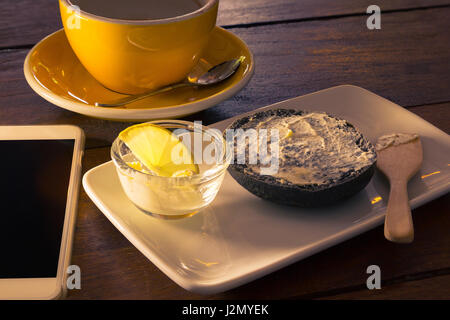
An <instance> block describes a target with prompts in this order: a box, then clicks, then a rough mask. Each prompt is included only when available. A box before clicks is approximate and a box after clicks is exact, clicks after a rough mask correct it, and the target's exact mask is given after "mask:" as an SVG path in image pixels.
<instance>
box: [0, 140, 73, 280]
mask: <svg viewBox="0 0 450 320" xmlns="http://www.w3.org/2000/svg"><path fill="white" fill-rule="evenodd" d="M74 145H75V140H73V139H69V140H0V150H1V153H0V167H1V171H2V173H1V177H0V215H1V216H0V278H49V277H50V278H54V277H56V273H57V269H58V260H59V251H60V245H61V237H62V233H63V226H64V217H65V210H66V202H67V193H68V188H69V180H70V171H71V167H72V157H73V152H74Z"/></svg>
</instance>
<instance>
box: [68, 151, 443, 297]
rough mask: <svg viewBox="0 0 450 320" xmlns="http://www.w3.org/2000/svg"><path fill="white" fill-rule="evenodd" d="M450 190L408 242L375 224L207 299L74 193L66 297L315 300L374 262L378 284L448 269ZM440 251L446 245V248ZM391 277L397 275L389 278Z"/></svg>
mask: <svg viewBox="0 0 450 320" xmlns="http://www.w3.org/2000/svg"><path fill="white" fill-rule="evenodd" d="M109 159H110V158H109V148H97V149H92V150H87V151H86V154H85V158H84V162H83V167H84V169H83V170H84V171H86V170H88V169H90V168H91V167H94V166H96V165H98V164H101V163H103V162H105V161H108V160H109ZM449 207H450V195H446V196H444V197H441V198H440V199H437V200H435V201H432V202H430V203H428V204H426V205H424V206H422V207H420V208H417V209H415V210H413V213H412V214H413V217H414V222H415V228H416V230H415V231H416V239H415V241H414V243H412V244H411V245H407V246H405V245H399V244H394V243H391V242H389V241H387V240H385V239H384V237H383V227H382V226H380V227H377V228H375V229H373V230H372V231H369V232H367V233H365V234H362V235H360V236H358V237H356V238H354V239H351V240H348V241H346V242H344V243H342V244H339V245H337V246H335V247H333V248H330V249H327V250H325V251H323V252H321V253H319V254H317V255H315V256H312V257H310V258H308V259H306V260H304V261H300V262H298V263H296V264H293V265H291V266H288V267H286V268H284V269H282V270H280V271H277V272H275V273H273V274H270V275H268V276H266V277H264V278H262V279H259V280H256V281H254V282H252V283H249V284H247V285H244V286H242V287H240V288H236V289H234V290H231V291H228V292H225V293H221V294H217V295H210V296H203V295H197V294H193V293H190V292H188V291H186V290H184V289H182V288H181V287H179V286H178V285H176V284H175V283H174V282H172V281H171V280H170V279H169V278H168V277H167V276H165V275H164V274H163V273H162V272H161V271H159V269H157V268H156V267H155V266H154V265H153V264H152V263H151V262H149V261H148V260H147V258H145V257H144V256H143V255H142V254H141V253H140V252H139V251H138V250H137V249H136V248H134V247H133V246H132V245H131V243H129V242H128V240H126V238H125V237H123V236H122V235H121V233H120V232H119V231H118V230H116V229H115V228H114V226H113V225H112V224H111V223H110V222H109V221H108V220H107V219H106V218H105V217H104V215H103V214H102V213H101V212H100V211H99V210H98V209H97V208H96V207H95V205H94V204H93V203H92V202H91V201H90V200H89V198H88V196H87V195H86V193H85V192H84V191H82V192H81V196H80V204H79V210H78V219H77V225H76V232H75V239H74V249H73V256H72V263H73V264H77V265H79V266H80V268H81V270H82V290H79V291H78V290H74V291H71V292H69V296H68V297H69V298H70V299H245V298H250V297H251V298H252V299H282V298H319V297H324V296H331V295H335V294H337V293H342V292H346V291H349V290H352V291H353V290H356V291H359V290H361V289H362V288H365V283H366V279H367V277H368V275H367V274H366V268H367V267H368V266H369V265H371V264H377V265H379V266H380V268H381V270H382V281H383V283H393V282H395V281H398V279H399V278H402V277H405V278H408V277H409V278H411V277H413V276H411V275H414V274H427V275H428V276H431V275H433V274H435V273H437V274H439V270H444V269H448V268H450V251H448V250H447V249H448V248H449V247H450V234H449V233H448V230H449V229H450V216H449V215H448V214H447V213H448V212H447V211H448V208H449ZM446 248H447V249H446ZM396 279H397V280H396Z"/></svg>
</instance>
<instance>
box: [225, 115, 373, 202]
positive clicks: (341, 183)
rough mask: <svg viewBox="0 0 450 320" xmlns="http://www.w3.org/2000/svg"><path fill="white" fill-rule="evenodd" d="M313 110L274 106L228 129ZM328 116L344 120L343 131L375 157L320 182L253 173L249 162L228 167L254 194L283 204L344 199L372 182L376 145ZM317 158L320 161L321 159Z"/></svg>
mask: <svg viewBox="0 0 450 320" xmlns="http://www.w3.org/2000/svg"><path fill="white" fill-rule="evenodd" d="M310 113H312V112H308V111H298V110H293V109H271V110H266V111H262V112H258V113H254V114H251V115H249V116H246V117H243V118H240V119H238V120H236V121H234V122H233V123H232V124H231V125H230V126H229V127H228V129H239V128H252V123H254V124H256V123H258V122H260V121H264V120H266V119H267V118H268V117H291V116H296V115H307V114H310ZM322 114H326V113H322ZM326 115H327V116H329V117H331V118H334V119H337V120H341V121H342V123H343V125H342V130H345V131H346V133H351V134H352V135H354V143H356V144H357V146H358V147H359V148H360V149H361V150H362V151H363V152H367V153H368V154H369V156H371V157H373V161H370V163H369V164H368V165H366V166H364V167H362V168H359V169H358V170H350V171H349V172H346V173H345V174H342V176H340V177H339V179H335V180H333V181H330V182H329V183H324V184H320V185H319V184H309V183H302V184H296V183H289V182H286V181H283V179H279V178H276V177H274V176H272V175H261V174H255V173H254V172H249V170H248V167H249V166H248V164H247V163H244V164H239V163H236V162H235V161H234V162H233V163H231V164H230V166H229V168H228V171H229V173H230V174H231V176H232V177H233V178H234V179H235V180H236V181H237V182H238V183H239V184H240V185H241V186H243V187H244V188H245V189H247V190H248V191H250V192H251V193H253V194H255V195H256V196H258V197H261V198H263V199H266V200H269V201H273V202H276V203H280V204H287V205H294V206H300V207H318V206H324V205H330V204H333V203H336V202H337V201H339V200H341V199H344V198H347V197H350V196H352V195H354V194H356V193H357V192H359V191H360V190H362V189H363V188H364V187H365V186H366V185H367V184H368V183H369V182H370V179H371V178H372V176H373V174H374V172H375V163H376V152H375V148H374V146H373V145H372V144H371V143H370V141H369V140H367V139H366V138H365V137H364V136H363V135H362V134H361V133H360V132H359V131H358V130H357V129H356V128H355V127H354V126H353V125H352V124H351V123H349V122H347V121H345V120H343V119H340V118H338V117H334V116H331V115H329V114H326ZM340 129H341V128H340ZM233 152H235V157H234V159H236V141H234V142H233ZM371 159H372V158H371ZM317 161H321V159H318V160H317Z"/></svg>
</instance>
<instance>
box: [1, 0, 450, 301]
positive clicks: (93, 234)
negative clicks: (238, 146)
mask: <svg viewBox="0 0 450 320" xmlns="http://www.w3.org/2000/svg"><path fill="white" fill-rule="evenodd" d="M5 4H6V1H5ZM369 4H370V3H369V2H367V1H362V0H357V1H352V0H343V1H326V0H320V1H319V0H305V1H297V0H283V1H269V0H249V1H233V0H221V4H220V9H219V10H220V12H219V18H218V24H219V25H222V26H226V28H228V29H229V30H230V31H232V32H233V33H235V34H237V35H238V36H240V37H241V38H242V39H243V40H244V41H246V42H247V44H248V45H249V47H250V48H251V50H252V51H253V53H254V55H255V61H256V71H255V75H254V77H253V79H252V80H251V81H250V83H249V84H248V85H247V87H246V88H244V89H243V90H242V91H241V92H240V93H238V94H237V95H236V96H235V97H233V98H231V99H229V100H227V101H225V102H223V103H220V104H219V105H217V106H215V107H213V108H210V109H208V110H205V111H203V112H200V113H197V114H194V115H191V116H189V117H187V118H186V119H188V120H194V119H195V120H197V119H200V120H203V121H204V123H206V124H211V123H214V122H217V121H220V120H223V119H226V118H229V117H231V116H234V115H237V114H240V113H243V112H246V111H249V110H252V109H256V108H258V107H262V106H265V105H267V104H271V103H275V102H278V101H281V100H284V99H287V98H292V97H295V96H299V95H303V94H306V93H310V92H314V91H317V90H321V89H325V88H327V87H331V86H334V85H339V84H354V85H358V86H362V87H364V88H366V89H368V90H371V91H373V92H375V93H376V94H379V95H381V96H383V97H385V98H388V99H390V100H392V101H394V102H395V103H398V104H400V105H402V106H403V107H405V108H407V109H408V110H410V111H411V112H414V113H416V114H417V115H419V116H421V117H423V118H424V119H425V120H427V121H429V122H431V123H432V124H434V125H435V126H437V127H438V128H440V129H441V130H443V131H445V132H447V133H450V37H449V33H448V30H450V20H449V19H448V17H449V16H450V1H428V0H414V1H413V0H411V1H408V0H395V1H379V2H378V3H377V4H378V5H379V6H380V7H381V10H382V29H381V30H376V31H369V30H367V28H366V26H365V23H366V19H367V15H366V14H365V10H366V8H367V6H368V5H369ZM60 27H61V23H60V20H59V16H58V5H57V1H54V0H52V1H50V0H42V1H32V0H16V1H9V2H7V5H3V3H2V10H0V125H4V124H60V123H69V124H75V125H78V126H80V127H81V128H83V130H84V131H85V133H86V136H87V150H86V152H85V156H84V160H83V170H84V172H85V171H87V170H88V169H90V168H92V167H94V166H96V165H98V164H101V163H103V162H105V161H107V160H109V146H110V144H111V141H112V140H113V139H114V138H115V136H116V135H117V134H118V133H119V132H120V131H121V130H122V129H123V128H125V127H127V126H128V125H130V123H123V122H111V121H104V120H97V119H93V118H88V117H85V116H81V115H78V114H75V113H72V112H69V111H66V110H63V109H60V108H58V107H56V106H53V105H52V104H50V103H48V102H47V101H45V100H43V99H42V98H40V97H39V96H38V95H36V94H35V93H34V92H33V91H32V90H31V89H30V88H29V86H28V84H27V83H26V81H25V79H24V76H23V71H22V66H23V60H24V57H25V55H26V53H27V52H28V50H29V49H30V48H31V47H32V46H33V45H34V44H35V43H36V42H38V41H39V40H40V39H42V38H43V37H44V36H46V35H47V34H49V33H51V32H53V31H55V30H57V29H59V28H60ZM449 156H450V155H449ZM449 208H450V195H445V196H443V197H441V198H440V199H437V200H434V201H432V202H430V203H428V204H426V205H424V206H422V207H420V208H418V209H416V210H414V211H413V216H414V222H415V227H416V230H415V231H416V239H415V241H414V243H413V244H411V245H396V244H392V243H390V242H388V241H386V240H384V238H383V230H382V227H378V228H375V229H373V230H371V231H369V232H367V233H365V234H362V235H360V236H358V237H356V238H353V239H351V240H348V241H346V242H344V243H342V244H340V245H337V246H335V247H333V248H330V249H327V250H325V251H323V252H321V253H319V254H316V255H314V256H312V257H310V258H308V259H306V260H304V261H301V262H298V263H296V264H293V265H291V266H288V267H286V268H284V269H282V270H279V271H277V272H274V273H272V274H270V275H268V276H266V277H264V278H261V279H259V280H256V281H254V282H251V283H249V284H247V285H244V286H242V287H239V288H236V289H233V290H231V291H228V292H225V293H221V294H217V295H212V296H200V295H196V294H193V293H190V292H188V291H186V290H184V289H182V288H180V287H179V286H178V285H176V284H175V283H174V282H172V281H171V280H170V279H169V278H167V277H166V276H165V275H164V274H163V273H162V272H161V271H159V269H157V268H156V267H155V266H154V265H153V264H152V263H150V262H149V261H148V260H147V259H146V258H145V257H144V256H143V255H142V254H141V253H140V252H139V251H138V250H137V249H136V248H134V247H133V246H132V245H131V244H130V243H129V242H128V240H126V239H125V238H124V237H123V236H122V235H121V233H120V232H119V231H117V230H116V229H115V227H114V226H113V225H112V224H111V223H110V222H109V221H108V220H107V219H106V218H105V217H104V215H103V214H102V213H101V212H100V211H99V210H98V209H97V208H96V207H95V205H94V204H93V203H92V202H91V200H90V199H89V198H88V196H87V195H86V193H85V192H84V191H83V190H81V193H80V202H79V209H78V219H77V225H76V233H75V240H74V248H73V258H72V263H73V264H77V265H79V266H80V267H81V270H82V290H78V291H77V290H75V291H71V292H69V295H68V298H69V299H91V298H92V299H205V298H206V299H234V298H235V299H245V298H261V299H280V298H313V299H316V298H317V299H397V298H399V299H418V298H427V299H433V298H436V299H449V298H450V290H449V287H450V286H449V285H450V277H449V276H450V233H449V230H450V216H449ZM370 264H378V265H379V266H380V267H381V270H382V289H381V290H372V291H369V290H367V289H366V286H365V281H366V278H367V274H366V273H365V271H366V268H367V266H368V265H370Z"/></svg>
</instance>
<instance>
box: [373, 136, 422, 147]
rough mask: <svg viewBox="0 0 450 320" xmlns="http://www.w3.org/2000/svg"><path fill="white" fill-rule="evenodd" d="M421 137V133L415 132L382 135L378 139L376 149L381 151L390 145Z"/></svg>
mask: <svg viewBox="0 0 450 320" xmlns="http://www.w3.org/2000/svg"><path fill="white" fill-rule="evenodd" d="M418 138H419V135H417V134H414V133H392V134H387V135H384V136H381V137H379V138H378V140H377V144H376V145H375V149H376V150H377V151H381V150H383V149H386V148H388V147H390V146H398V145H400V144H404V143H408V142H411V141H414V140H416V139H418Z"/></svg>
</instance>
